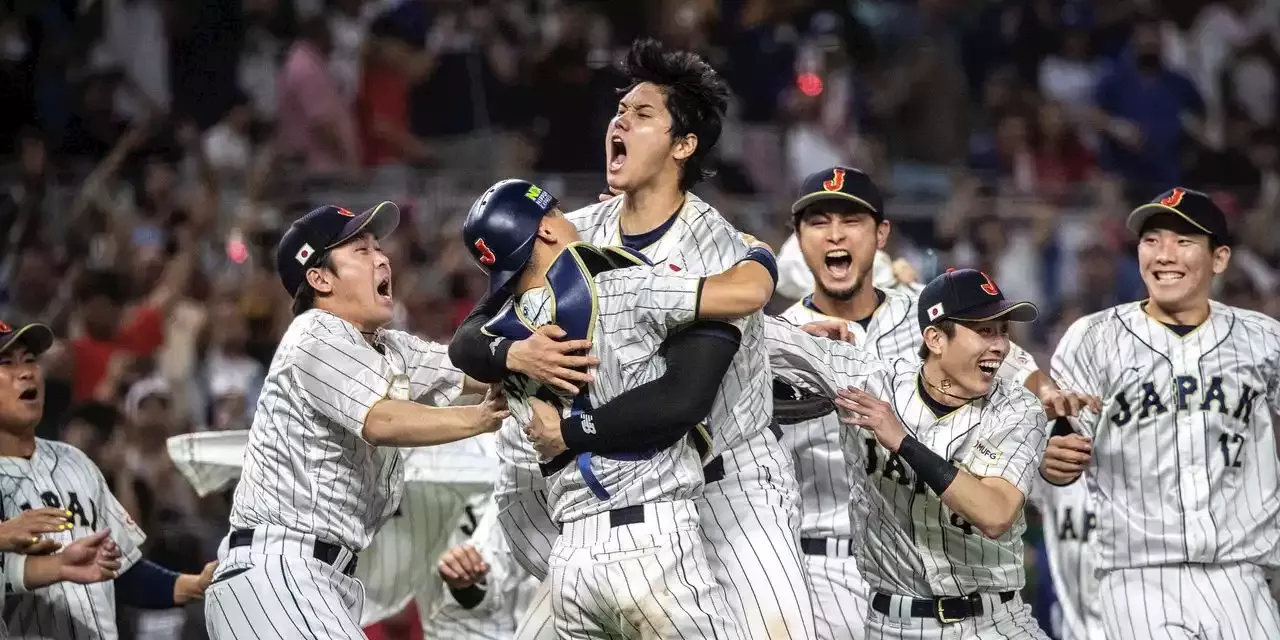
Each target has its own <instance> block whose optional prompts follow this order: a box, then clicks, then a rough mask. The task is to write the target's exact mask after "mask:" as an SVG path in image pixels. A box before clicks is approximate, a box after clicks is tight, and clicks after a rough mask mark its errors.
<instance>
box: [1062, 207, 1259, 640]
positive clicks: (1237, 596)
mask: <svg viewBox="0 0 1280 640" xmlns="http://www.w3.org/2000/svg"><path fill="white" fill-rule="evenodd" d="M1128 227H1129V230H1130V231H1131V232H1133V233H1134V234H1136V235H1137V236H1138V238H1139V240H1138V267H1139V269H1140V270H1141V272H1142V279H1143V282H1144V283H1145V284H1146V286H1147V293H1148V295H1149V297H1148V298H1147V299H1146V300H1144V301H1142V302H1134V303H1130V304H1125V305H1120V306H1118V307H1113V308H1111V309H1107V310H1105V311H1101V312H1099V313H1095V314H1092V315H1089V316H1086V317H1084V318H1081V319H1080V320H1077V321H1076V322H1075V323H1074V324H1072V325H1071V327H1070V328H1069V329H1067V332H1066V334H1065V335H1064V336H1063V337H1062V341H1061V342H1060V343H1059V344H1058V348H1057V351H1055V352H1054V355H1053V360H1052V369H1053V374H1054V377H1055V378H1058V379H1060V380H1063V381H1064V382H1065V383H1069V384H1071V385H1072V386H1073V387H1074V388H1080V389H1083V390H1085V391H1087V392H1089V393H1093V394H1096V395H1098V396H1099V397H1101V398H1102V399H1103V405H1102V410H1101V412H1099V413H1092V412H1091V413H1088V414H1086V415H1084V416H1082V418H1083V419H1082V420H1081V421H1080V422H1079V425H1078V426H1079V428H1080V429H1081V430H1082V431H1083V434H1081V435H1083V436H1086V437H1087V438H1090V439H1092V442H1091V444H1092V453H1091V455H1092V462H1091V463H1089V472H1088V474H1086V478H1087V482H1088V486H1089V492H1090V493H1091V494H1092V495H1093V497H1094V498H1095V500H1096V501H1097V505H1096V508H1097V520H1098V528H1097V531H1096V534H1095V535H1096V536H1097V544H1096V548H1097V549H1098V550H1099V553H1098V558H1097V561H1098V568H1099V569H1100V571H1101V578H1100V584H1099V590H1098V591H1099V593H1098V596H1097V597H1098V599H1099V601H1100V602H1101V604H1102V621H1103V626H1104V628H1105V630H1106V635H1107V637H1109V638H1134V639H1142V638H1178V639H1182V638H1280V611H1277V607H1276V602H1275V601H1274V600H1273V599H1272V598H1271V597H1270V596H1269V595H1268V593H1267V585H1266V578H1265V571H1266V570H1267V569H1271V568H1275V567H1276V566H1278V565H1280V546H1277V541H1280V500H1276V495H1277V494H1278V493H1280V465H1278V464H1277V460H1276V441H1275V425H1274V423H1273V420H1272V415H1273V414H1275V413H1280V322H1277V321H1276V320H1275V319H1274V318H1270V317H1267V316H1265V315H1263V314H1261V313H1258V312H1255V311H1247V310H1244V309H1238V308H1235V307H1231V306H1228V305H1224V304H1222V303H1220V302H1217V301H1214V300H1211V299H1210V298H1209V295H1210V290H1211V287H1212V285H1213V278H1214V276H1215V275H1218V274H1221V273H1223V272H1224V271H1226V269H1227V264H1228V263H1229V261H1230V259H1231V248H1230V243H1231V236H1230V233H1229V231H1228V228H1227V221H1226V216H1225V215H1223V212H1222V210H1221V209H1219V208H1218V206H1217V205H1216V204H1214V202H1213V200H1212V199H1210V198H1209V196H1207V195H1205V194H1204V193H1201V192H1198V191H1192V190H1190V189H1185V188H1182V187H1178V188H1175V189H1172V190H1170V191H1168V192H1165V193H1163V194H1161V195H1160V196H1158V197H1156V198H1155V199H1153V200H1152V201H1151V202H1149V203H1147V204H1144V205H1142V206H1140V207H1138V208H1137V209H1134V211H1133V212H1132V213H1131V214H1130V215H1129V220H1128ZM1076 437H1080V436H1076ZM1084 449H1085V452H1087V451H1088V448H1084ZM1051 453H1052V452H1051ZM1073 453H1074V454H1079V453H1083V452H1080V451H1077V452H1064V453H1063V456H1064V457H1062V458H1060V459H1056V458H1058V457H1057V456H1050V455H1046V457H1045V463H1044V464H1045V470H1044V475H1045V477H1046V478H1047V479H1050V480H1052V481H1054V482H1056V483H1058V484H1062V483H1066V482H1070V481H1072V480H1074V479H1075V477H1076V476H1078V475H1079V473H1080V471H1081V470H1082V469H1083V464H1081V460H1084V461H1088V460H1089V456H1088V455H1077V456H1076V457H1075V458H1074V459H1067V458H1065V456H1067V455H1072V454H1073Z"/></svg>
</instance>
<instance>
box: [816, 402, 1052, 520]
mask: <svg viewBox="0 0 1280 640" xmlns="http://www.w3.org/2000/svg"><path fill="white" fill-rule="evenodd" d="M878 393H879V392H878V391H877V390H875V389H871V388H869V389H866V390H863V389H857V388H850V389H846V390H843V391H841V392H840V397H839V398H838V399H837V400H836V404H837V405H839V406H840V408H842V409H844V410H846V411H848V412H849V413H850V415H849V416H846V417H842V418H841V421H842V422H845V423H846V424H851V425H854V426H858V427H861V428H864V429H867V430H869V431H871V432H872V433H874V434H875V436H876V440H878V441H879V442H880V444H881V445H883V446H884V447H885V448H886V449H888V450H889V451H890V452H892V453H896V454H898V455H899V456H901V457H902V459H903V460H905V461H906V462H907V464H909V465H911V468H912V469H913V470H914V471H915V472H916V475H917V476H918V477H919V478H920V479H921V480H922V481H923V482H924V483H925V485H927V486H928V487H929V488H930V489H932V490H933V492H934V493H935V494H937V495H938V497H939V498H941V500H942V502H943V503H944V504H946V505H947V507H948V508H950V509H951V510H952V511H954V512H956V513H957V514H959V515H960V517H962V518H964V519H965V520H966V521H968V522H970V523H971V524H973V525H974V526H975V527H977V529H978V530H979V531H981V532H982V535H984V536H986V537H988V538H992V539H995V538H999V537H1001V536H1003V535H1005V534H1006V533H1008V532H1009V530H1010V529H1011V528H1012V527H1013V523H1014V522H1016V521H1017V519H1018V515H1019V513H1020V512H1021V511H1022V506H1023V503H1024V501H1025V499H1026V495H1027V493H1028V492H1029V491H1030V488H1031V482H1032V480H1033V479H1034V477H1035V469H1036V467H1037V466H1038V464H1039V459H1040V452H1041V451H1043V449H1044V443H1045V439H1046V433H1045V424H1046V422H1047V421H1046V418H1045V414H1044V411H1043V410H1042V409H1041V408H1040V407H1039V405H1038V404H1036V403H1035V402H1034V401H1033V400H1032V399H1031V398H1029V397H1028V398H1025V399H1024V402H1022V403H1021V404H1020V406H1019V407H1018V409H1016V410H1011V411H1008V412H1006V413H1005V414H1003V415H1001V416H999V420H1000V422H999V424H997V425H996V426H994V427H993V428H982V427H980V428H979V429H980V431H979V438H980V439H979V441H978V443H977V445H975V446H974V448H973V453H972V455H971V457H970V459H969V460H968V461H966V463H965V465H964V467H965V468H961V467H960V466H957V465H956V464H953V463H952V462H950V461H948V460H947V459H945V458H943V457H942V456H940V455H938V454H937V453H934V452H933V451H932V450H930V449H929V447H928V446H926V445H925V444H924V443H922V442H920V441H919V440H917V439H916V438H915V437H914V436H912V435H911V434H909V433H907V430H906V427H905V426H903V424H902V422H901V421H900V420H899V419H898V417H897V414H896V413H895V411H894V409H893V407H892V405H890V404H889V403H888V402H885V401H884V400H881V399H880V398H878V397H876V396H877V394H878ZM880 395H883V394H880Z"/></svg>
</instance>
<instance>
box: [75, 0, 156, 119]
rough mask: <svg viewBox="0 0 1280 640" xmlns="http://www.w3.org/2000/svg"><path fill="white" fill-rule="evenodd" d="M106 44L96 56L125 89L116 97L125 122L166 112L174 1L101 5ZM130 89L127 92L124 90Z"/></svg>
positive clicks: (114, 0)
mask: <svg viewBox="0 0 1280 640" xmlns="http://www.w3.org/2000/svg"><path fill="white" fill-rule="evenodd" d="M101 3H102V5H103V7H102V14H103V15H102V18H103V20H102V21H103V25H102V40H100V41H99V43H98V46H97V48H96V49H95V50H94V52H93V62H94V64H95V66H97V67H98V68H101V69H116V70H118V71H119V73H120V74H121V78H122V80H123V85H124V86H123V87H121V88H119V89H117V91H116V92H115V96H114V98H115V108H116V112H117V113H119V114H121V115H122V116H124V117H125V118H130V119H132V118H141V117H146V116H148V115H150V114H151V113H153V112H154V111H156V110H161V111H165V110H168V108H169V105H170V102H171V99H172V93H171V92H170V90H169V78H170V75H169V34H168V31H169V28H168V24H167V23H168V22H169V21H171V20H172V18H171V16H169V15H168V14H169V13H170V12H171V11H172V10H173V4H174V3H173V1H172V0H101ZM126 87H127V88H126Z"/></svg>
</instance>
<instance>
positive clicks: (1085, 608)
mask: <svg viewBox="0 0 1280 640" xmlns="http://www.w3.org/2000/svg"><path fill="white" fill-rule="evenodd" d="M1037 475H1038V474H1037ZM1030 500H1031V503H1032V504H1034V505H1035V506H1036V508H1037V509H1038V510H1039V511H1040V517H1041V519H1042V522H1043V524H1044V546H1045V551H1046V552H1047V553H1048V556H1049V573H1050V576H1051V577H1052V578H1053V590H1054V592H1055V593H1056V594H1057V595H1058V608H1059V609H1060V613H1061V616H1060V617H1061V622H1062V628H1063V632H1062V633H1060V634H1059V635H1061V636H1062V637H1064V638H1072V639H1073V640H1093V639H1091V638H1090V637H1089V636H1088V635H1087V633H1088V631H1087V630H1088V629H1091V628H1093V629H1096V628H1098V627H1099V626H1100V625H1101V619H1102V608H1101V606H1100V603H1099V602H1098V599H1097V595H1098V579H1097V578H1096V577H1095V576H1094V572H1093V570H1094V565H1095V562H1094V550H1093V549H1092V545H1093V544H1094V538H1095V536H1094V530H1095V529H1096V528H1097V526H1098V518H1097V513H1096V511H1095V509H1094V506H1093V498H1092V497H1091V496H1090V495H1089V491H1088V490H1087V489H1086V487H1085V481H1084V480H1083V479H1081V480H1079V481H1076V482H1073V483H1071V484H1069V485H1067V486H1065V487H1055V486H1053V485H1051V484H1049V483H1048V482H1045V480H1044V479H1043V478H1037V479H1036V481H1035V484H1034V486H1033V488H1032V489H1031V495H1030ZM1086 620H1088V621H1090V624H1088V625H1086Z"/></svg>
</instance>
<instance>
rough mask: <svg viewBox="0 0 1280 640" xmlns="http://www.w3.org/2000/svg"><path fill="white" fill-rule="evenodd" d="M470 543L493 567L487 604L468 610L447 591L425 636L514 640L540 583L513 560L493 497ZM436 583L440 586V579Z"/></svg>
mask: <svg viewBox="0 0 1280 640" xmlns="http://www.w3.org/2000/svg"><path fill="white" fill-rule="evenodd" d="M466 540H467V542H469V543H470V544H471V545H472V546H473V547H475V549H476V551H478V552H479V553H480V556H481V557H482V558H484V561H485V562H486V563H487V564H488V565H489V573H488V575H487V576H486V577H485V592H486V593H485V597H484V600H483V601H482V602H481V603H480V605H479V606H477V607H475V608H473V609H464V608H462V606H461V605H459V604H458V603H457V601H456V600H454V599H453V596H452V595H451V594H450V593H449V590H448V588H443V589H442V590H443V592H444V597H443V598H442V599H441V600H440V602H439V604H438V605H437V606H435V607H433V609H432V611H431V613H430V615H428V616H426V617H425V618H424V621H425V622H424V624H423V634H424V636H425V637H427V638H431V639H432V640H450V639H453V638H456V639H459V640H461V639H463V638H470V639H475V640H510V639H511V638H512V637H513V636H514V635H515V632H516V624H517V622H518V621H519V619H520V617H521V616H522V615H523V613H524V611H525V609H526V608H528V606H529V604H530V602H531V601H532V599H533V597H534V594H535V591H536V589H537V588H538V584H539V583H538V581H537V580H536V579H535V578H534V577H533V576H530V575H529V573H528V572H526V571H524V570H523V569H521V568H520V565H518V564H516V562H515V560H514V559H513V558H512V556H511V549H510V547H509V546H508V544H507V538H506V536H505V535H504V534H503V532H502V529H501V527H499V526H498V509H497V505H496V504H495V503H494V501H493V498H492V497H490V498H488V499H487V500H486V501H485V502H484V505H483V506H482V507H481V509H480V518H479V521H478V523H477V524H476V527H475V530H474V532H473V533H472V535H471V536H469V537H468V538H466ZM435 581H436V582H440V579H439V577H436V578H435Z"/></svg>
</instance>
